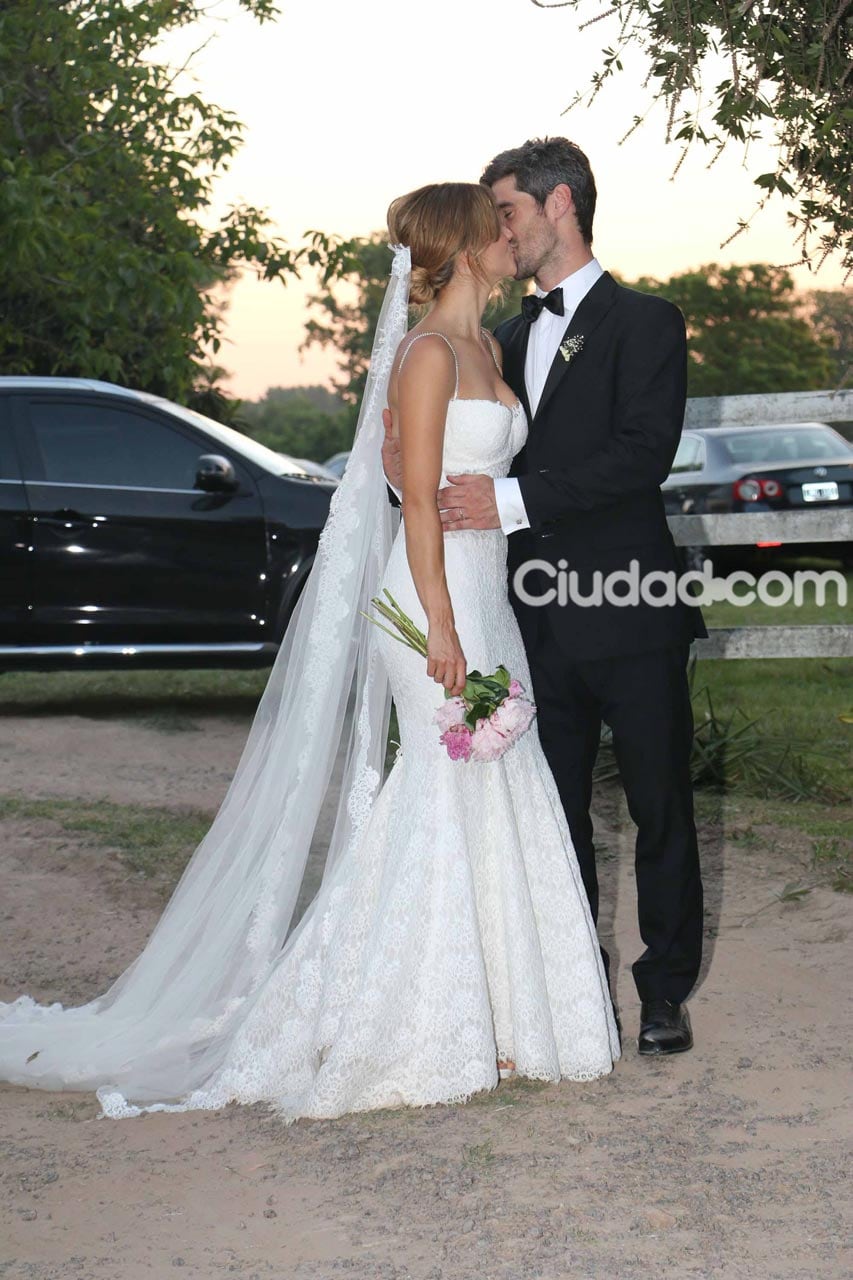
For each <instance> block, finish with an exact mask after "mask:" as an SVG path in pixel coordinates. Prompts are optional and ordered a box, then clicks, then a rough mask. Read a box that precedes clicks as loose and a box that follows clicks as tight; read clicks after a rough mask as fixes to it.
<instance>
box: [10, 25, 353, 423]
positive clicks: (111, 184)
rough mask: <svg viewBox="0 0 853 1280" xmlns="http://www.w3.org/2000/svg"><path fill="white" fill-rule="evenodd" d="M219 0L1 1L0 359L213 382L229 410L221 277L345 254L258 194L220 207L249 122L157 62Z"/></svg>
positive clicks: (187, 394)
mask: <svg viewBox="0 0 853 1280" xmlns="http://www.w3.org/2000/svg"><path fill="white" fill-rule="evenodd" d="M240 3H241V6H242V7H243V8H244V9H246V10H247V11H248V12H250V13H251V14H253V15H254V16H255V17H257V18H258V19H259V20H260V21H264V20H266V19H268V18H270V17H272V16H273V15H274V13H275V8H274V5H273V3H272V2H271V0H240ZM203 12H204V7H203V4H202V3H201V0H149V2H147V3H145V4H140V3H134V2H133V0H51V3H50V4H42V3H40V2H39V0H7V2H6V3H4V4H3V5H2V6H0V178H2V181H0V225H2V227H3V232H4V235H3V253H2V255H0V373H6V374H10V373H18V374H21V373H24V374H47V375H69V376H86V377H96V378H106V379H109V380H110V381H113V382H117V383H120V384H122V385H130V386H137V387H142V388H144V389H146V390H148V391H152V392H156V393H159V394H162V395H166V396H168V397H170V398H173V399H176V400H179V401H182V402H184V403H187V402H192V401H193V399H194V395H195V393H196V391H198V394H199V396H200V397H201V401H202V402H203V405H204V408H205V409H206V411H208V412H211V411H214V412H216V413H217V416H228V410H229V402H228V401H227V399H226V398H225V397H224V396H223V395H222V393H221V391H218V389H217V388H216V385H215V378H212V377H211V374H210V371H209V370H208V372H207V373H205V372H204V370H205V368H206V367H207V366H208V364H209V359H210V357H211V356H215V354H216V352H217V351H218V350H219V346H220V332H221V328H222V320H223V308H222V303H221V301H220V299H221V288H222V286H223V285H225V284H227V283H228V282H229V281H230V280H231V279H232V278H233V276H234V274H235V272H236V271H237V270H238V269H239V268H244V267H249V268H251V269H253V270H255V271H256V272H257V273H258V274H259V275H260V276H262V277H263V278H264V279H267V280H284V279H285V278H286V277H288V276H289V275H290V274H292V273H294V272H296V271H297V269H298V266H299V265H300V264H301V263H302V262H306V263H316V264H319V265H321V266H323V267H324V268H325V269H326V270H328V271H329V273H331V272H332V271H333V270H334V269H335V266H336V263H337V261H338V256H339V254H340V253H341V252H342V251H343V249H344V247H343V246H340V245H339V244H338V243H337V242H335V243H333V242H332V241H330V240H328V239H327V238H326V237H323V236H319V235H315V236H314V237H313V240H312V242H311V244H310V246H306V247H304V248H301V249H299V250H296V251H293V250H290V249H288V247H287V246H286V245H285V244H284V242H283V241H282V240H280V239H278V238H276V237H274V236H269V235H268V234H267V231H266V228H267V227H268V225H269V222H268V219H267V217H266V216H265V215H264V214H263V213H262V212H261V211H260V210H259V209H256V208H254V207H253V206H251V205H248V204H241V205H235V206H233V207H231V208H230V209H229V210H228V211H227V212H226V213H225V215H224V216H223V217H221V218H220V219H219V220H218V221H216V220H215V219H214V216H213V213H212V208H211V203H212V195H211V193H212V189H213V185H214V182H215V180H216V178H217V177H218V176H219V175H220V174H221V173H222V172H223V171H224V170H226V169H227V168H228V165H229V163H230V161H231V158H232V157H233V155H234V154H235V152H236V151H237V149H238V148H239V145H240V142H241V135H242V128H243V126H242V125H241V124H240V122H239V121H238V120H237V119H236V118H235V117H234V115H233V114H232V113H231V112H230V111H227V110H225V109H223V108H221V107H218V106H215V105H213V104H211V103H207V102H205V101H203V99H202V98H201V97H200V96H199V95H198V94H197V93H192V92H190V93H183V94H182V93H179V92H178V91H177V89H176V87H175V80H176V74H177V73H176V72H175V71H174V70H173V69H171V68H169V67H167V66H163V65H160V64H159V63H158V62H157V61H156V47H157V45H158V44H159V42H160V41H162V39H163V38H164V36H166V35H167V34H168V33H169V32H170V31H173V30H175V29H176V28H179V27H185V26H188V25H190V24H192V23H193V22H194V21H195V20H196V19H197V18H198V17H199V16H200V15H201V14H202V13H203ZM200 407H201V405H200ZM232 407H233V406H232Z"/></svg>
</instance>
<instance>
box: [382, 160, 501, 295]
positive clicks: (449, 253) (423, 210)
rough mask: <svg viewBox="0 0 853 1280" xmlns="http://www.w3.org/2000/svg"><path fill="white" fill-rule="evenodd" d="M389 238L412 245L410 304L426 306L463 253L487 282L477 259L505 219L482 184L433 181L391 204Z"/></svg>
mask: <svg viewBox="0 0 853 1280" xmlns="http://www.w3.org/2000/svg"><path fill="white" fill-rule="evenodd" d="M388 233H389V236H390V239H391V242H392V244H406V245H408V246H409V249H410V250H411V254H412V283H411V286H410V289H409V301H410V302H411V303H412V304H413V305H415V306H425V305H426V304H427V303H430V302H432V300H433V299H434V298H435V296H436V295H437V294H438V293H439V292H440V291H441V290H442V289H443V288H444V286H445V285H446V284H447V283H448V281H449V280H450V278H451V276H452V275H453V270H454V267H455V266H456V259H457V257H458V256H459V254H460V253H467V254H468V256H469V261H470V264H471V270H472V271H473V272H474V273H475V274H476V275H478V276H479V278H480V279H483V278H484V277H483V275H482V273H481V268H480V265H479V262H478V258H479V256H480V254H481V253H482V252H483V250H484V249H487V248H488V246H489V245H490V244H494V242H495V240H497V239H498V237H499V236H500V234H501V217H500V214H499V213H498V207H497V205H496V204H495V200H494V197H493V195H492V193H491V191H490V190H489V189H488V187H484V186H482V185H481V184H480V183H479V182H432V183H430V184H429V186H426V187H419V188H418V190H417V191H410V192H409V193H408V195H404V196H398V197H397V199H396V200H392V201H391V204H390V206H389V208H388Z"/></svg>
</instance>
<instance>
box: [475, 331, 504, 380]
mask: <svg viewBox="0 0 853 1280" xmlns="http://www.w3.org/2000/svg"><path fill="white" fill-rule="evenodd" d="M480 333H481V335H482V336H483V337H484V338H485V339H486V345H487V346H488V348H489V350H490V351H491V353H492V359H493V360H494V362H495V368H496V369H497V371H498V373H499V374H500V375H501V376H502V377H503V370H502V369H501V367H500V365H499V364H498V358H497V356H496V355H495V344H494V342H493V341H492V335H491V334H490V333H489V331H488V329H481V330H480Z"/></svg>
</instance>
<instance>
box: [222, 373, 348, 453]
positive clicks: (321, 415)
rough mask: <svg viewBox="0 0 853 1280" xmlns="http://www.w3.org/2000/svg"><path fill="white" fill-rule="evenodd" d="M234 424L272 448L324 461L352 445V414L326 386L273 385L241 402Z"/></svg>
mask: <svg viewBox="0 0 853 1280" xmlns="http://www.w3.org/2000/svg"><path fill="white" fill-rule="evenodd" d="M235 425H237V426H239V427H240V429H241V430H242V431H245V432H246V433H247V435H250V436H253V437H254V438H255V439H256V440H260V442H261V443H262V444H265V445H267V447H268V448H270V449H276V450H277V451H278V452H279V453H288V454H290V456H291V457H294V458H310V459H312V460H313V461H314V462H325V460H326V459H327V458H330V457H331V456H332V454H333V453H339V452H340V451H341V450H342V449H349V448H350V446H351V445H352V437H353V426H354V423H353V415H352V412H351V411H350V409H348V408H347V406H346V405H344V404H343V402H342V401H341V399H340V398H339V397H338V396H335V395H333V394H332V393H331V392H330V391H329V390H327V388H326V387H271V388H270V389H269V391H267V393H266V395H265V396H264V397H263V399H261V400H257V401H255V402H251V401H249V402H246V403H244V404H242V405H241V406H240V409H239V416H238V418H237V420H236V423H235Z"/></svg>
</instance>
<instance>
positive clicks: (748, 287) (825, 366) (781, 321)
mask: <svg viewBox="0 0 853 1280" xmlns="http://www.w3.org/2000/svg"><path fill="white" fill-rule="evenodd" d="M632 287H633V288H637V289H640V290H642V291H643V292H646V293H659V294H661V295H662V296H663V297H665V298H669V300H670V301H671V302H674V303H675V304H676V306H678V307H680V308H681V310H682V311H683V312H684V316H685V319H686V322H687V335H688V386H687V394H688V395H690V396H722V395H750V394H756V393H758V392H762V391H809V390H821V389H826V388H829V387H831V386H832V385H833V383H832V379H833V372H834V365H833V359H832V353H831V339H829V338H828V337H826V336H825V335H823V334H821V333H820V332H818V331H816V330H815V329H814V328H813V327H812V326H811V325H810V323H809V322H808V320H807V319H806V318H804V316H803V315H802V314H800V313H801V310H802V308H803V304H802V302H801V300H800V299H799V298H798V297H797V295H796V293H795V292H794V282H793V280H792V278H791V276H790V274H789V273H788V272H787V271H785V270H784V269H782V268H780V267H773V266H768V265H767V264H766V263H755V264H753V265H752V266H732V267H721V266H717V265H715V264H713V263H712V264H711V265H709V266H705V267H700V268H699V270H698V271H686V272H683V273H682V274H680V275H675V276H672V278H671V279H669V280H664V281H658V280H651V279H648V278H643V279H641V280H638V281H636V282H635V283H634V284H633V285H632Z"/></svg>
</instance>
